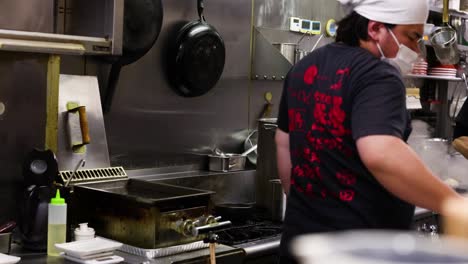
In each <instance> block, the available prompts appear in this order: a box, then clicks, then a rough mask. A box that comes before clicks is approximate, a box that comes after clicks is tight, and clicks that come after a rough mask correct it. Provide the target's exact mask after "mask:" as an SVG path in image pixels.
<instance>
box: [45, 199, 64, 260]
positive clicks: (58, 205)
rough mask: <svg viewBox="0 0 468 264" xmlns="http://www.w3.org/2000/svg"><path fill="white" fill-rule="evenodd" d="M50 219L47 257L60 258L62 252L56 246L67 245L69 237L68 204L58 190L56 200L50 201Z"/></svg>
mask: <svg viewBox="0 0 468 264" xmlns="http://www.w3.org/2000/svg"><path fill="white" fill-rule="evenodd" d="M48 218H49V221H48V228H47V255H49V256H59V255H60V252H59V251H58V249H57V248H56V247H55V244H58V243H65V240H66V235H67V230H66V226H67V204H66V203H65V199H63V198H61V197H60V191H59V190H57V194H56V196H55V198H52V199H51V200H50V204H49V216H48Z"/></svg>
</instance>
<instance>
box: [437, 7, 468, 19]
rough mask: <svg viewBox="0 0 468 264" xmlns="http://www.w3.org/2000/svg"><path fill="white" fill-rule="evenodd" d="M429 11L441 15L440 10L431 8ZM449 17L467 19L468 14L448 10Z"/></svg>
mask: <svg viewBox="0 0 468 264" xmlns="http://www.w3.org/2000/svg"><path fill="white" fill-rule="evenodd" d="M430 11H432V12H436V13H441V14H442V8H438V7H431V8H430ZM449 15H452V16H457V17H462V18H468V12H466V11H461V10H454V9H450V10H449Z"/></svg>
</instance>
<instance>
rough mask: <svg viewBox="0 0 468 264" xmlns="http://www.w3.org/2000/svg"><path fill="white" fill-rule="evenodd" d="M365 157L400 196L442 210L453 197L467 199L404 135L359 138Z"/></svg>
mask: <svg viewBox="0 0 468 264" xmlns="http://www.w3.org/2000/svg"><path fill="white" fill-rule="evenodd" d="M357 148H358V152H359V155H360V157H361V160H362V161H363V162H364V165H365V166H366V167H367V168H368V169H369V171H370V172H371V173H372V174H373V175H374V177H375V178H376V179H377V181H378V182H379V183H380V184H382V185H383V186H384V187H385V188H386V189H387V190H388V191H389V192H391V193H392V194H394V195H395V196H397V197H399V198H400V199H402V200H404V201H406V202H409V203H411V204H414V205H416V206H419V207H423V208H427V209H430V210H433V211H436V212H441V211H442V209H443V208H442V207H443V203H444V202H445V201H446V200H447V199H449V198H455V199H463V198H462V197H461V196H460V195H458V194H457V193H456V192H455V191H454V190H453V189H452V188H450V187H449V186H448V185H446V184H445V183H444V182H442V180H440V179H439V178H438V177H436V176H435V175H434V174H432V172H431V171H430V170H429V169H428V168H427V167H426V166H425V165H424V163H423V162H422V161H421V160H420V159H419V158H418V156H417V154H416V153H415V152H414V151H413V150H412V149H411V148H410V147H409V146H408V145H407V144H406V143H405V142H403V141H402V140H401V139H400V138H397V137H393V136H385V135H374V136H366V137H362V138H359V139H358V140H357Z"/></svg>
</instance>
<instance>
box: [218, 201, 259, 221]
mask: <svg viewBox="0 0 468 264" xmlns="http://www.w3.org/2000/svg"><path fill="white" fill-rule="evenodd" d="M254 205H255V204H254V203H222V204H216V205H215V208H214V211H215V214H216V216H221V217H223V219H224V220H231V221H233V222H245V221H247V220H250V219H251V217H252V213H253V212H254V209H255V207H254Z"/></svg>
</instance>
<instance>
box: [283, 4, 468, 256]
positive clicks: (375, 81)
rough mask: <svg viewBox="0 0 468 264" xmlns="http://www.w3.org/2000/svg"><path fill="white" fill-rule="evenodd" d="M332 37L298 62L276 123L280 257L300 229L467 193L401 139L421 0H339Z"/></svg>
mask: <svg viewBox="0 0 468 264" xmlns="http://www.w3.org/2000/svg"><path fill="white" fill-rule="evenodd" d="M339 1H340V2H341V3H342V4H345V6H346V8H347V9H348V11H349V15H347V16H346V17H345V18H344V19H343V20H341V21H340V22H339V24H338V30H337V37H336V43H332V44H329V45H326V46H324V47H322V48H320V49H317V50H316V51H315V52H313V53H312V54H310V55H308V56H306V57H305V58H304V59H303V60H301V61H300V62H299V63H297V64H296V65H295V66H294V67H293V68H292V69H291V71H290V72H289V73H288V76H287V78H286V80H285V83H284V88H283V95H282V98H281V103H280V109H279V115H278V129H277V132H276V139H275V140H276V144H277V160H278V170H279V175H280V178H281V182H282V185H283V189H284V191H285V193H286V194H287V195H288V200H287V208H286V216H285V220H284V232H283V236H282V241H281V253H280V254H281V263H291V262H293V260H292V259H291V257H290V251H289V243H290V241H291V239H292V238H294V237H295V236H297V235H301V234H305V233H316V232H328V231H337V230H347V229H367V228H379V229H408V228H409V227H410V223H411V221H412V217H413V215H414V205H417V206H419V207H423V208H427V209H430V210H433V211H436V212H440V211H441V209H442V207H443V205H442V204H443V201H444V200H445V199H449V198H454V199H463V198H461V197H460V196H459V195H458V194H457V193H456V192H454V191H453V190H452V189H451V188H449V187H448V186H447V185H445V184H444V183H443V182H442V181H441V180H440V179H439V178H438V177H436V176H435V175H433V174H432V173H431V172H430V170H429V169H428V168H427V167H426V166H425V165H424V164H423V163H422V161H421V160H420V159H419V158H418V157H417V155H416V154H415V152H414V151H412V150H411V148H410V147H409V146H408V145H407V144H406V143H405V141H406V140H407V138H408V136H409V133H410V132H411V127H410V118H409V115H408V112H407V109H406V100H405V86H404V84H403V81H402V74H405V73H407V72H408V71H410V70H411V67H412V63H413V62H415V61H416V60H417V59H418V56H419V54H418V53H419V46H418V44H419V41H420V39H421V37H422V34H423V27H424V23H425V21H426V19H427V16H428V8H429V7H428V3H427V0H339Z"/></svg>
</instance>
